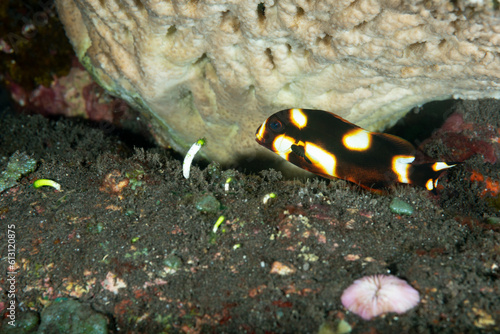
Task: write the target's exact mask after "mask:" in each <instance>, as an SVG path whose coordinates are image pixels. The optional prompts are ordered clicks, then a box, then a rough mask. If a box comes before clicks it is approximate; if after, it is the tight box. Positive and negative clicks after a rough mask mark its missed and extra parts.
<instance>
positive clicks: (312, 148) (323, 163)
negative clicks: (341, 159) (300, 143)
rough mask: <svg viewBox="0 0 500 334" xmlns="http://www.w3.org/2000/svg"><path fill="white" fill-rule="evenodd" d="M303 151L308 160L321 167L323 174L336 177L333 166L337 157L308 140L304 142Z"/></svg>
mask: <svg viewBox="0 0 500 334" xmlns="http://www.w3.org/2000/svg"><path fill="white" fill-rule="evenodd" d="M305 153H306V156H307V157H308V158H309V160H311V161H312V162H313V163H314V164H317V165H319V166H320V167H321V169H323V171H324V172H325V174H327V175H331V176H333V177H336V174H335V167H336V165H337V159H336V158H335V156H334V155H333V154H331V153H328V152H327V151H325V150H323V149H322V148H320V147H319V146H316V145H314V144H313V143H310V142H306V145H305Z"/></svg>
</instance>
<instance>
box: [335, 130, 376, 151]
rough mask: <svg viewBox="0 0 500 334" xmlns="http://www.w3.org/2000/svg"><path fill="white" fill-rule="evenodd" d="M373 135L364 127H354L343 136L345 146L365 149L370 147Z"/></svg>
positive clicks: (355, 149) (359, 149)
mask: <svg viewBox="0 0 500 334" xmlns="http://www.w3.org/2000/svg"><path fill="white" fill-rule="evenodd" d="M371 141H372V136H371V134H370V132H368V131H366V130H363V129H354V130H352V131H349V132H348V133H347V134H346V135H345V136H344V137H342V143H343V144H344V146H345V147H346V148H347V149H349V150H352V151H364V150H367V149H369V148H370V145H371Z"/></svg>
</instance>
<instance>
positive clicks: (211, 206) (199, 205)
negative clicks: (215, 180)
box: [196, 194, 220, 213]
mask: <svg viewBox="0 0 500 334" xmlns="http://www.w3.org/2000/svg"><path fill="white" fill-rule="evenodd" d="M219 209H220V203H219V201H218V200H217V199H216V198H215V197H214V196H213V195H212V194H206V195H203V196H202V197H201V198H200V199H199V200H198V201H197V202H196V210H198V211H201V212H203V213H216V212H217V211H219Z"/></svg>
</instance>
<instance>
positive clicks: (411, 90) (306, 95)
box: [56, 0, 500, 165]
mask: <svg viewBox="0 0 500 334" xmlns="http://www.w3.org/2000/svg"><path fill="white" fill-rule="evenodd" d="M56 3H57V8H58V11H59V14H60V17H61V19H62V21H63V23H64V25H65V27H66V31H67V34H68V36H69V38H70V40H71V42H72V44H73V46H74V48H75V50H76V52H77V54H78V57H79V58H80V60H81V61H82V63H83V64H84V65H85V67H86V68H87V69H88V70H89V71H90V72H91V73H92V75H93V76H94V78H95V79H96V80H97V81H98V82H99V83H100V84H101V85H102V86H104V87H105V88H106V89H108V90H109V91H110V92H111V93H112V94H115V95H117V96H119V97H121V98H123V99H125V100H127V101H128V102H129V103H131V104H132V105H133V106H135V107H136V108H138V109H139V110H141V111H142V112H143V113H144V114H145V115H147V116H148V118H149V120H150V123H151V125H152V131H153V133H154V134H155V136H156V138H157V139H158V141H159V142H160V143H162V144H163V145H171V146H172V147H174V148H175V149H177V150H179V151H181V152H185V151H186V150H187V148H188V147H189V146H190V145H191V144H192V143H194V142H195V141H196V140H197V139H199V138H201V137H205V138H206V139H207V143H208V144H207V146H206V147H205V148H204V149H203V152H204V154H205V155H206V157H208V158H209V159H213V160H216V161H219V162H221V163H223V164H226V165H228V164H232V163H235V162H236V161H238V160H239V159H241V158H246V159H251V158H253V157H254V156H255V154H256V153H257V152H258V153H259V154H260V153H263V154H265V153H264V152H265V151H267V150H265V149H262V148H260V147H259V145H257V144H256V143H255V140H254V139H255V130H256V129H257V127H258V126H259V125H260V124H261V123H262V122H263V121H264V119H266V118H267V117H268V116H269V115H271V114H273V113H274V112H276V111H278V110H280V109H285V108H291V107H303V108H315V109H323V110H329V111H332V112H335V113H337V114H339V115H341V116H342V117H344V118H346V119H348V120H349V121H351V122H353V123H356V124H358V125H360V126H362V127H365V128H368V129H371V130H380V129H381V128H383V127H385V126H387V125H389V124H392V123H394V122H395V121H396V120H397V119H398V118H400V117H401V116H402V115H404V113H406V112H407V111H408V110H409V109H410V108H412V107H414V106H417V105H421V104H423V103H425V102H428V101H432V100H438V99H447V98H451V97H453V98H466V99H476V98H485V97H493V98H499V97H500V59H499V54H500V53H499V52H500V18H499V15H500V12H499V10H498V8H497V7H498V2H497V1H480V0H476V1H473V0H470V1H460V0H458V1H453V2H451V1H439V0H438V1H411V0H409V1H398V0H386V1H382V0H380V1H376V0H357V1H346V0H323V1H314V0H296V1H293V0H262V1H238V0H226V1H224V0H192V1H181V0H170V1H166V0H56ZM332 131H335V129H332Z"/></svg>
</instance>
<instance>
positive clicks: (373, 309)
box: [341, 275, 420, 320]
mask: <svg viewBox="0 0 500 334" xmlns="http://www.w3.org/2000/svg"><path fill="white" fill-rule="evenodd" d="M341 300H342V305H344V307H345V308H347V309H348V310H349V311H351V312H353V313H355V314H357V315H359V316H360V317H361V318H363V319H365V320H370V319H373V318H375V317H377V316H379V315H382V314H385V313H389V312H395V313H398V314H402V313H405V312H406V311H408V310H409V309H411V308H413V307H415V306H416V305H417V304H418V303H419V302H420V296H419V293H418V291H417V290H415V289H414V288H413V287H412V286H410V285H409V284H408V283H407V282H406V281H404V280H402V279H399V278H397V277H396V276H391V275H374V276H365V277H362V278H360V279H358V280H356V281H354V283H353V284H352V285H351V286H349V287H348V288H347V289H346V290H344V293H343V294H342V297H341Z"/></svg>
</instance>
